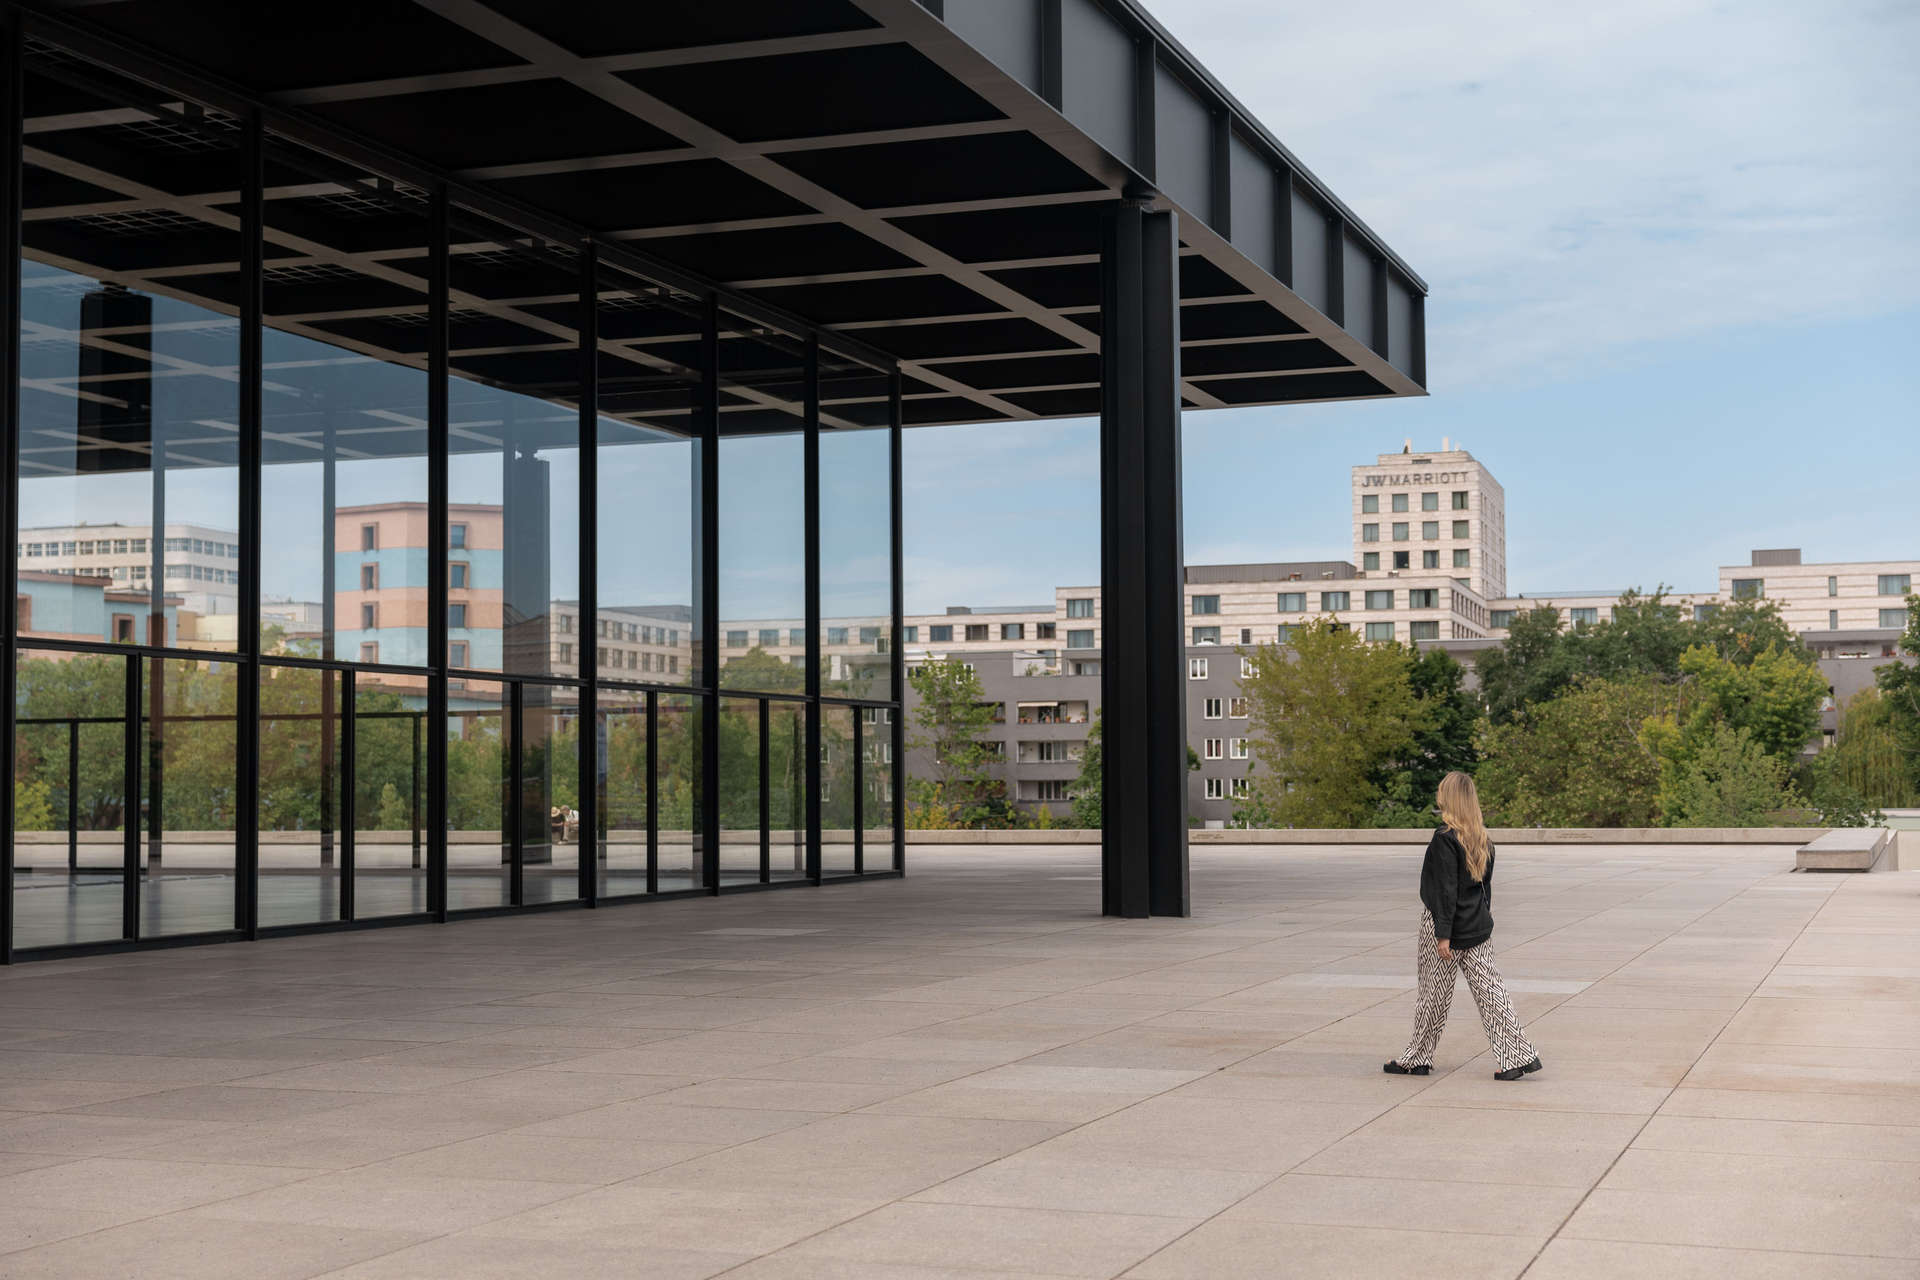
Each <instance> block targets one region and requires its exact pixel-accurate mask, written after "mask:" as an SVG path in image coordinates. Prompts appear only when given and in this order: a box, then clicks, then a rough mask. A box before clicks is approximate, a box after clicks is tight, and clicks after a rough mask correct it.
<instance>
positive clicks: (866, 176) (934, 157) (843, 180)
mask: <svg viewBox="0 0 1920 1280" xmlns="http://www.w3.org/2000/svg"><path fill="white" fill-rule="evenodd" d="M780 163H781V164H783V165H785V166H786V167H787V168H789V169H792V170H793V171H794V172H795V173H797V174H799V175H800V176H802V177H804V178H809V179H812V180H813V181H814V182H817V183H819V184H820V185H821V186H823V187H825V188H827V190H829V191H831V192H833V193H834V194H835V195H839V196H844V197H845V198H847V199H848V200H851V201H853V202H854V203H855V204H857V205H859V206H860V207H861V208H863V209H885V208H901V207H904V206H908V205H918V204H943V203H946V202H948V201H955V200H1003V199H1013V198H1017V197H1020V196H1043V195H1060V194H1063V193H1068V192H1074V191H1097V190H1099V189H1100V184H1099V183H1098V182H1095V181H1094V180H1093V179H1092V178H1089V177H1088V176H1087V175H1086V174H1085V173H1084V172H1082V171H1081V169H1080V167H1079V166H1078V165H1076V164H1074V163H1072V162H1071V161H1069V160H1067V159H1065V158H1063V157H1062V156H1061V155H1060V153H1059V152H1057V151H1055V150H1054V149H1053V148H1052V147H1049V146H1048V145H1047V144H1046V143H1044V142H1042V141H1040V139H1038V138H1036V137H1034V136H1033V135H1032V134H1030V133H986V134H972V135H969V136H966V137H959V138H929V139H926V140H923V141H919V142H887V143H876V144H874V145H872V146H864V147H836V148H833V149H831V150H826V151H794V152H789V153H786V154H784V155H782V156H781V157H780Z"/></svg>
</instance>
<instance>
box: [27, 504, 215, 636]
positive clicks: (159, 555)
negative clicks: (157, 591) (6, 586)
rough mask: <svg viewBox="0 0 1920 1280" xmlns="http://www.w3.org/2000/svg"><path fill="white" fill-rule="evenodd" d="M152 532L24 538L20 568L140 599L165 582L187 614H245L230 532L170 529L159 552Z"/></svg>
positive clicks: (89, 530)
mask: <svg viewBox="0 0 1920 1280" xmlns="http://www.w3.org/2000/svg"><path fill="white" fill-rule="evenodd" d="M153 537H154V535H153V526H152V525H151V524H119V523H114V524H72V525H41V526H38V527H34V528H22V529H21V530H20V539H19V543H18V545H19V554H18V556H17V558H16V563H17V565H18V567H19V568H20V569H21V570H22V571H23V572H24V571H31V572H35V573H54V574H71V575H78V576H80V577H85V578H104V579H106V580H107V581H108V582H109V583H110V584H111V585H110V587H109V588H108V589H110V590H112V591H117V592H130V593H133V594H134V595H141V594H143V593H146V592H147V591H149V590H150V589H151V584H152V583H153V581H154V578H155V576H156V574H157V575H159V576H160V577H161V578H162V580H163V589H164V591H165V593H166V594H167V595H168V596H177V597H178V598H179V608H180V609H182V610H185V611H186V612H189V613H194V614H203V615H212V614H232V613H236V612H237V611H238V610H239V607H240V544H239V535H238V534H236V533H234V532H233V531H232V530H231V529H216V528H212V527H210V526H207V525H199V524H187V523H179V524H176V523H173V522H171V521H169V522H168V523H167V525H166V527H165V530H164V532H163V533H162V535H161V540H160V545H159V546H157V547H156V546H155V545H154V541H153Z"/></svg>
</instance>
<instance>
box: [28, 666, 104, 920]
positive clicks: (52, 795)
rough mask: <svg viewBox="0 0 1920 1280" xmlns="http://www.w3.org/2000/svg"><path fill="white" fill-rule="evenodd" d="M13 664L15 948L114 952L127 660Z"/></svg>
mask: <svg viewBox="0 0 1920 1280" xmlns="http://www.w3.org/2000/svg"><path fill="white" fill-rule="evenodd" d="M16 661H17V666H16V668H15V670H16V672H17V679H18V681H19V686H18V690H17V696H18V699H19V700H18V703H17V709H18V711H17V714H18V719H17V720H16V721H15V725H16V727H15V729H14V781H13V804H14V825H15V835H14V846H13V849H14V863H13V891H14V897H13V927H14V945H15V946H16V947H22V948H24V947H51V946H60V945H62V944H65V943H73V942H112V941H114V940H116V939H118V938H120V937H121V936H122V931H123V923H124V913H125V906H124V897H123V895H124V893H125V885H126V870H125V869H126V795H127V754H126V722H125V712H126V688H127V660H126V659H125V658H119V657H94V656H90V655H75V654H65V653H51V652H34V651H32V650H26V649H23V650H21V651H20V653H19V655H18V658H17V660H16Z"/></svg>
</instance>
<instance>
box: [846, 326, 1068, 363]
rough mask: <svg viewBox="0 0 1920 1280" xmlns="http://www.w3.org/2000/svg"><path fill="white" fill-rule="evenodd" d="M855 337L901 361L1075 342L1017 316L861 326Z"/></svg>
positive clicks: (1055, 348) (1059, 346) (1050, 347)
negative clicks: (868, 327)
mask: <svg viewBox="0 0 1920 1280" xmlns="http://www.w3.org/2000/svg"><path fill="white" fill-rule="evenodd" d="M856 336H857V337H858V338H859V339H860V340H861V341H862V342H865V343H868V344H869V345H871V346H875V347H878V348H880V349H881V350H882V351H887V352H891V353H892V354H894V355H896V356H898V357H899V358H901V359H902V360H938V359H940V358H941V357H942V356H945V357H947V358H948V359H951V358H953V357H954V356H988V355H996V354H998V353H1000V352H1002V351H1058V350H1060V349H1062V348H1064V347H1071V346H1072V345H1073V344H1072V343H1071V342H1069V341H1068V340H1067V339H1065V338H1063V337H1061V336H1060V335H1059V334H1057V333H1055V332H1053V331H1052V330H1051V329H1047V328H1044V327H1042V326H1040V325H1037V324H1035V323H1034V322H1033V321H1031V320H1022V319H1020V318H1018V317H1015V316H1008V317H1007V318H1006V319H1004V320H970V321H966V322H963V323H960V324H907V325H891V326H888V327H887V328H884V329H862V330H860V331H859V332H858V334H857V335H856Z"/></svg>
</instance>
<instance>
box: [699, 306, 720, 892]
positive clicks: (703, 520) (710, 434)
mask: <svg viewBox="0 0 1920 1280" xmlns="http://www.w3.org/2000/svg"><path fill="white" fill-rule="evenodd" d="M704 302H705V315H704V316H703V318H702V325H701V332H700V403H699V411H700V474H699V475H698V476H696V477H695V480H696V481H697V491H696V493H695V495H694V496H695V502H694V520H695V521H696V528H695V530H694V534H695V537H696V538H697V542H696V543H695V549H696V551H697V553H698V556H699V565H698V568H697V575H698V576H697V581H698V584H699V592H700V600H699V618H700V690H701V692H700V776H699V778H697V779H696V780H695V783H696V787H695V796H696V798H697V799H698V801H699V803H698V804H697V805H696V806H695V822H696V825H697V827H698V829H699V830H698V837H699V849H700V881H701V885H702V887H704V888H705V889H706V890H707V891H708V892H710V893H719V892H720V695H719V693H718V692H717V691H718V689H719V688H720V306H719V301H718V299H716V298H715V297H713V296H712V295H711V294H709V295H708V296H707V297H706V298H705V299H704Z"/></svg>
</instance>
